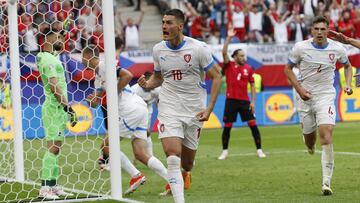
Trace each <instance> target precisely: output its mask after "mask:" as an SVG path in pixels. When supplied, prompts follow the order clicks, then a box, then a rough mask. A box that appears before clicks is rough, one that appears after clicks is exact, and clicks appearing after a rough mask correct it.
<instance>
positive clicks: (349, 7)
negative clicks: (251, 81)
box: [0, 0, 360, 52]
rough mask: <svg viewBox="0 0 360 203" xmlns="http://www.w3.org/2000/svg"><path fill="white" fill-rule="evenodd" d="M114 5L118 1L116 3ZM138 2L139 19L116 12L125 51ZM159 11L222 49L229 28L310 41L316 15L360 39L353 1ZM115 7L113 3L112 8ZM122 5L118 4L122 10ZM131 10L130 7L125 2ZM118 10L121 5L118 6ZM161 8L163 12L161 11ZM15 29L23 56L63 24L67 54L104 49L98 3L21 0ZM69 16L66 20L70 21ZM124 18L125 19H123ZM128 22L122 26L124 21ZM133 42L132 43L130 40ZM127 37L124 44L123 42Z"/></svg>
mask: <svg viewBox="0 0 360 203" xmlns="http://www.w3.org/2000/svg"><path fill="white" fill-rule="evenodd" d="M114 2H115V3H116V2H117V1H114ZM140 2H141V1H137V3H136V7H135V11H141V12H140V14H139V19H138V20H137V19H132V18H126V16H124V15H123V16H121V13H120V11H119V9H118V8H117V9H116V8H115V9H116V11H115V12H116V19H117V22H118V23H117V24H116V35H117V36H120V37H121V38H122V39H123V40H124V41H125V42H126V48H127V49H137V48H139V47H141V40H140V38H139V35H140V34H139V32H141V29H139V27H140V24H141V20H142V18H143V16H144V11H142V10H141V7H140V5H141V4H140ZM154 2H162V3H160V4H158V5H162V7H163V8H162V10H164V9H167V8H180V9H181V10H183V11H184V12H185V13H186V17H187V19H186V23H185V29H184V31H185V34H186V35H188V36H191V37H193V38H196V39H200V40H203V41H206V42H207V43H208V44H223V42H224V40H225V38H226V33H227V29H228V28H229V26H231V27H234V29H235V31H236V32H237V36H236V37H234V39H233V41H232V42H251V43H266V42H276V43H286V42H289V41H301V40H303V39H307V38H309V37H310V36H309V35H310V33H309V29H310V23H311V22H310V21H311V18H312V17H314V16H316V15H320V14H321V15H324V16H326V17H327V18H328V19H330V29H332V30H336V31H339V32H342V33H343V34H344V35H346V36H349V37H354V38H360V6H359V1H357V0H276V1H275V0H242V1H238V0H196V1H195V0H158V1H154ZM115 6H116V4H115ZM121 6H122V5H121ZM129 6H134V2H132V1H129ZM117 7H119V5H118V6H117ZM164 7H165V8H164ZM0 16H1V19H0V25H1V26H0V42H1V43H0V52H5V51H6V49H7V48H8V43H7V40H6V38H7V34H8V29H7V26H5V25H7V11H6V3H4V2H3V3H1V6H0ZM18 16H19V17H18V24H19V25H18V28H19V38H20V42H21V43H20V44H22V46H21V47H20V50H21V51H25V52H32V51H35V52H36V51H38V50H39V45H40V46H42V44H43V41H44V35H43V34H42V33H43V31H44V30H45V29H46V28H49V27H51V28H52V29H53V30H61V29H62V28H63V24H64V22H65V21H66V19H68V18H69V19H70V20H69V21H70V26H69V28H68V33H67V34H66V45H65V47H66V50H67V51H69V52H79V51H80V50H82V48H84V47H85V46H86V45H88V44H95V45H97V46H98V48H99V49H100V51H103V49H104V39H103V35H102V32H103V30H102V29H103V28H102V19H101V18H102V15H101V0H54V1H51V0H44V1H39V0H20V1H19V3H18ZM69 16H70V17H69ZM125 18H126V19H125ZM125 20H126V22H125V23H124V22H123V21H125ZM130 37H131V38H130ZM126 38H128V39H126Z"/></svg>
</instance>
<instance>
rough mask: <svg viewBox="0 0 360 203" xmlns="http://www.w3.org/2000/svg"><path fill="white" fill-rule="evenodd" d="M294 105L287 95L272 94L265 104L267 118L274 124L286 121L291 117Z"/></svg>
mask: <svg viewBox="0 0 360 203" xmlns="http://www.w3.org/2000/svg"><path fill="white" fill-rule="evenodd" d="M293 108H294V103H293V101H292V100H291V98H290V97H289V96H288V95H287V94H282V93H280V94H273V95H271V96H269V97H268V98H267V100H266V102H265V112H266V116H267V118H268V119H269V120H270V121H272V122H276V123H282V122H285V121H288V120H289V119H290V117H291V115H292V111H293Z"/></svg>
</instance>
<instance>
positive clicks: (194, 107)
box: [153, 37, 214, 117]
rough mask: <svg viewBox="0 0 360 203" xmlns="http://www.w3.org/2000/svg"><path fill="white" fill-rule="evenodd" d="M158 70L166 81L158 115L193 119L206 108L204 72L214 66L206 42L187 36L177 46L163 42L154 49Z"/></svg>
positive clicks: (162, 90) (155, 65)
mask: <svg viewBox="0 0 360 203" xmlns="http://www.w3.org/2000/svg"><path fill="white" fill-rule="evenodd" d="M153 57H154V68H155V71H157V72H161V74H162V76H163V78H164V82H163V83H162V85H161V90H160V95H159V104H158V106H159V115H161V114H164V113H165V114H166V115H175V116H185V117H194V116H195V115H196V114H197V113H198V112H199V111H202V110H203V109H204V108H205V103H206V89H205V88H206V87H205V71H207V70H208V69H209V68H211V67H212V66H213V65H214V59H213V57H212V55H211V52H210V49H209V48H208V47H207V46H206V44H205V43H204V42H200V41H198V40H196V39H193V38H190V37H184V39H183V41H182V43H181V44H180V45H179V46H178V47H171V45H170V43H169V42H167V41H162V42H160V43H158V44H156V45H155V46H154V49H153Z"/></svg>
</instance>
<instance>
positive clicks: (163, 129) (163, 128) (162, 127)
mask: <svg viewBox="0 0 360 203" xmlns="http://www.w3.org/2000/svg"><path fill="white" fill-rule="evenodd" d="M164 131H165V125H164V124H163V123H162V124H161V125H160V132H161V133H163V132H164Z"/></svg>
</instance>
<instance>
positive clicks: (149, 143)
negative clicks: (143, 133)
mask: <svg viewBox="0 0 360 203" xmlns="http://www.w3.org/2000/svg"><path fill="white" fill-rule="evenodd" d="M146 151H147V153H148V154H149V155H150V156H152V155H153V146H152V140H151V136H149V137H147V139H146Z"/></svg>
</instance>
